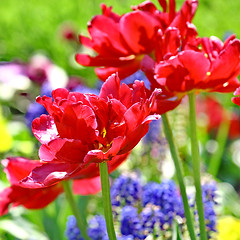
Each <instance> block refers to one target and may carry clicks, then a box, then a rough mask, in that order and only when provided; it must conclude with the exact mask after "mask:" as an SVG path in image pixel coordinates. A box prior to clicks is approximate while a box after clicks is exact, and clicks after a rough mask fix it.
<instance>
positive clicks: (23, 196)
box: [0, 157, 101, 216]
mask: <svg viewBox="0 0 240 240" xmlns="http://www.w3.org/2000/svg"><path fill="white" fill-rule="evenodd" d="M2 164H3V165H4V166H5V169H4V171H5V173H6V174H7V178H8V180H9V182H10V184H11V186H10V187H7V188H5V189H3V190H2V191H1V192H0V216H1V215H4V214H6V213H7V212H8V208H9V206H11V207H16V206H19V205H22V206H24V207H25V208H28V209H41V208H44V207H46V206H47V205H48V204H49V203H51V202H53V201H54V200H55V199H56V198H57V197H58V195H59V194H61V193H62V192H63V187H62V184H61V183H57V184H54V185H51V186H46V187H42V188H24V187H23V185H22V184H21V180H22V179H24V178H26V177H27V176H28V175H29V174H30V173H31V171H32V170H33V169H34V168H36V167H40V166H42V165H43V163H41V162H40V161H39V160H29V159H26V158H22V157H9V158H7V159H4V160H2ZM92 170H94V168H90V169H89V171H92ZM100 190H101V182H100V177H99V176H97V177H91V178H88V179H75V180H74V181H73V192H74V193H75V194H80V195H89V194H95V193H97V192H99V191H100Z"/></svg>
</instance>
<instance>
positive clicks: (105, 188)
mask: <svg viewBox="0 0 240 240" xmlns="http://www.w3.org/2000/svg"><path fill="white" fill-rule="evenodd" d="M99 169H100V177H101V186H102V198H103V208H104V215H105V220H106V225H107V232H108V237H109V239H111V240H117V237H116V233H115V230H114V225H113V216H112V203H111V197H110V185H109V175H108V166H107V162H102V163H99Z"/></svg>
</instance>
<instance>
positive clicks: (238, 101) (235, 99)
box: [232, 87, 240, 106]
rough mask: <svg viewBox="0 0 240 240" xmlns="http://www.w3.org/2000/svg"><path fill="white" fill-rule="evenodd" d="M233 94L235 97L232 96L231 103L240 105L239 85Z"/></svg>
mask: <svg viewBox="0 0 240 240" xmlns="http://www.w3.org/2000/svg"><path fill="white" fill-rule="evenodd" d="M234 95H235V96H236V97H233V98H232V101H233V103H235V104H237V105H238V106H240V87H239V88H237V89H236V91H235V92H234Z"/></svg>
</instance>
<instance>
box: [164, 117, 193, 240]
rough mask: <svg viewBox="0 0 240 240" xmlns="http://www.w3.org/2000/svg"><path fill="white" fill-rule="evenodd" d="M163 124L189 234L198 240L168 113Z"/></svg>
mask: <svg viewBox="0 0 240 240" xmlns="http://www.w3.org/2000/svg"><path fill="white" fill-rule="evenodd" d="M162 122H163V127H164V132H165V136H166V138H167V140H168V144H169V148H170V152H171V155H172V158H173V162H174V165H175V169H176V175H177V179H178V183H179V187H180V191H181V196H182V200H183V207H184V212H185V217H186V224H187V228H188V232H189V235H190V238H191V240H196V235H195V232H194V225H193V219H192V214H191V211H190V207H189V203H188V198H187V193H186V187H185V184H184V180H183V170H182V166H181V162H180V157H179V154H178V151H177V148H176V146H175V143H174V140H173V133H172V129H171V127H170V124H169V121H168V117H167V114H166V113H165V114H163V115H162Z"/></svg>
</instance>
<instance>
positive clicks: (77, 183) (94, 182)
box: [73, 177, 102, 195]
mask: <svg viewBox="0 0 240 240" xmlns="http://www.w3.org/2000/svg"><path fill="white" fill-rule="evenodd" d="M101 189H102V187H101V179H100V177H94V178H86V179H76V180H74V181H73V192H74V193H75V194H80V195H89V194H96V193H98V192H100V191H101Z"/></svg>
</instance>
